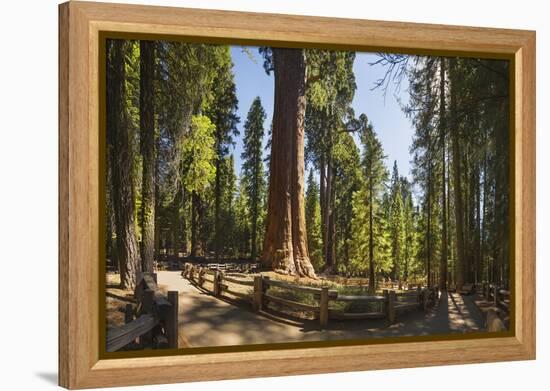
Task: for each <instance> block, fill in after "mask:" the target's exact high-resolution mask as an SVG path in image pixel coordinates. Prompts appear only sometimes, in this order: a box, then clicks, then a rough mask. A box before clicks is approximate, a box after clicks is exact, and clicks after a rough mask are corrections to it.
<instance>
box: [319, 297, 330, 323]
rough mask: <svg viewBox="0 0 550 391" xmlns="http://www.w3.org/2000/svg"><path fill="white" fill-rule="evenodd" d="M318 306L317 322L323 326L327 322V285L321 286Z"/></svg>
mask: <svg viewBox="0 0 550 391" xmlns="http://www.w3.org/2000/svg"><path fill="white" fill-rule="evenodd" d="M319 307H320V309H319V323H320V325H321V328H325V327H326V325H327V323H328V287H323V288H321V297H320V299H319Z"/></svg>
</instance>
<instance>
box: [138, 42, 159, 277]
mask: <svg viewBox="0 0 550 391" xmlns="http://www.w3.org/2000/svg"><path fill="white" fill-rule="evenodd" d="M139 53H140V56H139V57H140V61H139V64H140V68H139V69H140V74H139V82H140V88H139V116H140V127H141V133H140V141H141V156H142V159H143V162H142V178H143V179H142V184H141V186H142V190H141V192H142V196H141V198H142V199H141V232H142V233H141V243H142V246H141V249H142V252H141V255H142V268H143V271H146V272H150V273H152V272H153V259H154V252H155V176H156V175H155V172H156V166H155V110H154V88H153V80H154V66H155V44H154V42H152V41H140V50H139Z"/></svg>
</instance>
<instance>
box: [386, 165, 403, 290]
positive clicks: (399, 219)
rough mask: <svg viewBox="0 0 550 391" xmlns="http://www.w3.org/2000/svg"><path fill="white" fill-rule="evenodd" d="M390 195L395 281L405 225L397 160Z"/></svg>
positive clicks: (399, 267)
mask: <svg viewBox="0 0 550 391" xmlns="http://www.w3.org/2000/svg"><path fill="white" fill-rule="evenodd" d="M390 197H391V211H390V227H391V244H392V259H393V279H394V280H395V281H399V282H401V276H402V274H401V273H402V270H401V264H402V263H403V252H404V242H405V226H404V216H403V209H404V208H403V194H402V192H401V180H400V177H399V171H398V169H397V161H394V163H393V173H392V179H391V189H390Z"/></svg>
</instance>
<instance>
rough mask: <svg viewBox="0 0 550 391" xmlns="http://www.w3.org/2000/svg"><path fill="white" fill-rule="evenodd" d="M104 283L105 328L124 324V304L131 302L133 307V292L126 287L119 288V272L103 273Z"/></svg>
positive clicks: (134, 303)
mask: <svg viewBox="0 0 550 391" xmlns="http://www.w3.org/2000/svg"><path fill="white" fill-rule="evenodd" d="M105 283H106V307H105V312H106V314H105V315H106V317H107V328H113V327H120V326H122V325H124V313H125V309H126V304H133V305H134V307H135V305H136V302H135V300H134V292H132V291H131V290H128V289H126V290H124V289H120V288H119V287H118V285H119V284H120V274H115V273H107V274H106V275H105Z"/></svg>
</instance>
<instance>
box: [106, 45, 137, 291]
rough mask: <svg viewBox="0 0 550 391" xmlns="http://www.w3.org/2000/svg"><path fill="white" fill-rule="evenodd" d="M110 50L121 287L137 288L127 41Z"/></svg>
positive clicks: (112, 160)
mask: <svg viewBox="0 0 550 391" xmlns="http://www.w3.org/2000/svg"><path fill="white" fill-rule="evenodd" d="M108 50H109V51H108V62H107V66H108V68H107V70H108V72H107V137H108V140H109V153H110V154H111V156H110V160H109V163H110V164H111V189H112V194H111V197H112V202H113V210H114V214H115V229H116V244H117V259H118V264H119V270H120V287H121V288H122V289H134V288H135V285H136V272H138V271H140V270H141V268H140V262H139V247H138V244H137V240H136V233H135V223H134V193H133V188H132V161H133V151H132V147H131V142H130V135H129V131H128V126H127V118H126V112H125V109H124V104H123V102H124V101H125V99H126V90H125V78H126V74H125V70H124V69H125V68H124V52H125V45H124V42H123V41H121V40H112V41H110V42H109V44H108Z"/></svg>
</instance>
